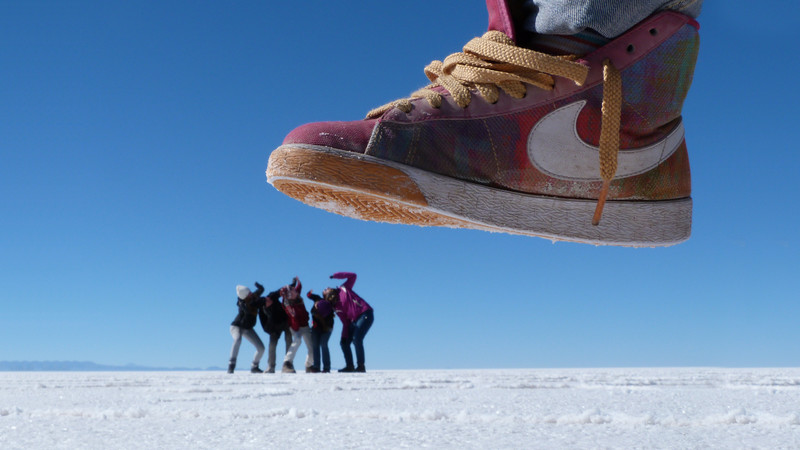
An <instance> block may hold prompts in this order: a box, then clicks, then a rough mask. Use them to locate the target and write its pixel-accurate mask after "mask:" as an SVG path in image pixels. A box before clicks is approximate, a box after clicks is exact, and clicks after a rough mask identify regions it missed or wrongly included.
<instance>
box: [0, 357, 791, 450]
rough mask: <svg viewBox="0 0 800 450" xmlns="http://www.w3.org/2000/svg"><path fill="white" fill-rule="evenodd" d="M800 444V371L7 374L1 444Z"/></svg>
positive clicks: (0, 408)
mask: <svg viewBox="0 0 800 450" xmlns="http://www.w3.org/2000/svg"><path fill="white" fill-rule="evenodd" d="M419 447H427V448H437V449H438V448H459V449H460V448H481V449H485V448H543V449H554V448H599V447H611V448H622V447H625V448H800V369H695V368H691V369H688V368H687V369H574V370H573V369H570V370H567V369H565V370H556V369H548V370H532V369H531V370H419V371H373V372H371V373H367V374H338V373H334V374H304V373H303V374H300V373H298V374H296V375H289V374H271V375H270V374H263V375H253V374H250V373H247V372H246V371H238V372H237V373H235V374H233V375H228V374H225V373H215V372H4V373H0V448H2V449H16V448H26V449H29V448H37V449H43V448H69V449H74V448H148V449H162V448H215V449H216V448H419Z"/></svg>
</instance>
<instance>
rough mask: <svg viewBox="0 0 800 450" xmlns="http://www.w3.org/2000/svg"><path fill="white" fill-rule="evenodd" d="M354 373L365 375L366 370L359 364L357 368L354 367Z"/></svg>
mask: <svg viewBox="0 0 800 450" xmlns="http://www.w3.org/2000/svg"><path fill="white" fill-rule="evenodd" d="M355 371H356V372H360V373H366V371H367V368H366V367H364V365H363V364H360V365H359V366H358V367H356V370H355Z"/></svg>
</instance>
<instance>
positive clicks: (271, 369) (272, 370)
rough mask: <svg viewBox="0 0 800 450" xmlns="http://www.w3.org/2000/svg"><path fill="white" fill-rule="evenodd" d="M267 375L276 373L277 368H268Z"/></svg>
mask: <svg viewBox="0 0 800 450" xmlns="http://www.w3.org/2000/svg"><path fill="white" fill-rule="evenodd" d="M267 373H275V366H269V367H268V368H267Z"/></svg>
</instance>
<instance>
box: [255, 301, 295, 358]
mask: <svg viewBox="0 0 800 450" xmlns="http://www.w3.org/2000/svg"><path fill="white" fill-rule="evenodd" d="M258 317H259V319H260V320H261V328H263V329H264V331H265V332H266V333H267V334H268V335H269V352H268V353H267V373H275V361H276V355H275V352H276V350H277V347H278V340H279V339H280V338H281V334H283V335H284V340H285V341H286V352H287V353H288V352H289V347H290V346H291V345H292V330H291V328H289V316H288V315H287V314H286V310H285V309H283V304H282V303H281V301H280V291H272V292H270V293H269V294H267V297H266V299H265V302H264V306H262V307H261V309H259V310H258Z"/></svg>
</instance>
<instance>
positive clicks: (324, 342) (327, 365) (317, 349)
mask: <svg viewBox="0 0 800 450" xmlns="http://www.w3.org/2000/svg"><path fill="white" fill-rule="evenodd" d="M330 338H331V332H330V331H322V330H321V329H319V328H312V329H311V345H312V346H313V347H314V368H315V369H317V370H331V352H330V350H328V340H329V339H330ZM320 353H322V367H320Z"/></svg>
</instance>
